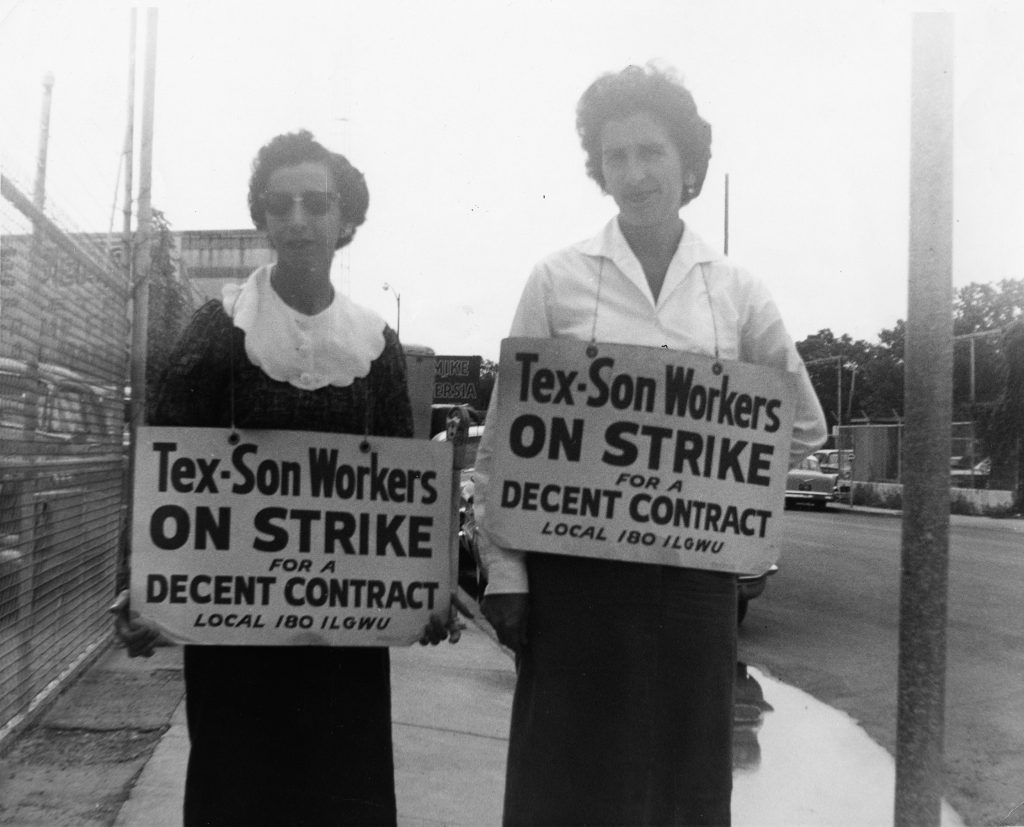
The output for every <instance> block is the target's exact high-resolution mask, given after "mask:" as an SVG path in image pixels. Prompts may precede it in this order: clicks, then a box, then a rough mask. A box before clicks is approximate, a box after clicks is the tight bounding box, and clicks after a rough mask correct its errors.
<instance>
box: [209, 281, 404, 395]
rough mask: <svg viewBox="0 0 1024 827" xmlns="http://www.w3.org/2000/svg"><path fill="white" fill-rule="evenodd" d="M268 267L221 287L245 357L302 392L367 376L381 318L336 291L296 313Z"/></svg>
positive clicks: (379, 340) (380, 343) (378, 349)
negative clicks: (326, 301)
mask: <svg viewBox="0 0 1024 827" xmlns="http://www.w3.org/2000/svg"><path fill="white" fill-rule="evenodd" d="M272 272H273V265H271V264H267V265H264V266H263V267H260V268H259V269H258V270H256V271H255V272H253V274H252V275H251V276H249V278H248V279H247V280H246V281H245V282H244V283H243V284H226V285H224V288H223V291H222V293H223V303H224V310H225V312H227V314H228V316H230V317H231V318H232V319H234V322H235V327H239V328H241V329H242V330H244V331H245V352H246V355H247V356H248V357H249V360H250V361H251V362H252V363H253V364H254V365H256V366H257V367H259V368H260V369H261V370H262V371H263V372H264V373H265V374H267V376H269V377H270V378H271V379H275V380H277V381H278V382H288V383H289V384H291V385H294V386H295V387H297V388H301V389H302V390H307V391H310V390H317V389H318V388H322V387H324V386H326V385H337V386H338V387H342V388H343V387H346V386H347V385H351V384H352V382H353V381H355V380H356V379H358V378H360V377H363V376H366V375H367V374H368V373H369V372H370V364H371V363H372V362H373V360H374V359H376V358H377V357H378V356H380V354H381V353H382V352H383V350H384V327H385V322H384V319H382V318H381V317H380V316H379V315H377V314H376V313H374V312H373V311H372V310H369V309H367V308H365V307H361V306H359V305H358V304H355V303H354V302H352V301H351V300H350V299H347V298H345V297H344V296H342V295H341V294H340V293H338V292H337V291H335V293H334V299H333V301H332V302H331V303H330V305H329V306H328V307H326V308H325V309H324V310H322V311H321V312H319V313H316V314H315V315H312V316H307V315H306V314H304V313H299V312H298V311H297V310H295V309H293V308H292V307H290V306H288V305H287V304H285V302H284V300H283V299H281V297H280V296H278V295H277V291H275V290H274V288H273V287H272V286H271V284H270V275H271V273H272Z"/></svg>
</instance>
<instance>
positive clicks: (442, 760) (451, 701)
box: [116, 624, 962, 827]
mask: <svg viewBox="0 0 1024 827" xmlns="http://www.w3.org/2000/svg"><path fill="white" fill-rule="evenodd" d="M514 681H515V674H514V670H513V668H512V662H511V660H510V658H509V656H508V654H507V653H506V651H505V650H503V649H502V648H501V647H499V646H498V645H497V643H496V642H495V641H493V640H492V639H491V638H490V637H489V636H488V635H487V634H486V632H485V631H484V630H483V629H481V628H479V627H477V626H475V625H473V624H470V625H469V627H468V628H467V629H466V631H465V633H464V634H463V638H462V640H461V641H460V642H459V643H458V644H456V645H454V646H452V645H450V644H441V645H440V646H438V647H436V648H434V647H418V646H417V647H412V648H409V649H396V650H393V652H392V686H393V693H394V699H393V711H392V715H393V721H394V726H393V732H394V740H395V765H396V779H395V785H396V792H397V797H398V813H399V823H400V824H402V825H408V827H420V826H426V825H492V824H499V823H500V820H501V801H502V794H503V790H504V774H505V751H506V747H507V739H508V720H509V710H510V706H511V698H512V688H513V684H514ZM737 689H738V693H737V694H738V701H737V711H736V727H735V731H734V745H735V753H736V755H735V764H736V769H735V774H734V784H735V788H734V792H733V823H734V824H735V825H737V827H741V825H787V827H791V826H792V825H858V826H860V825H890V824H892V818H893V805H892V800H893V781H894V773H895V771H894V766H893V760H892V757H891V756H890V755H889V754H888V753H887V752H886V751H885V750H884V749H883V748H882V747H880V746H879V745H877V744H875V743H874V742H873V741H871V739H870V738H869V737H868V736H867V734H866V733H865V732H864V731H863V730H862V729H861V728H860V727H859V726H857V724H856V723H855V722H854V721H853V720H852V719H851V718H849V717H848V716H847V715H845V714H844V713H841V712H837V711H836V710H833V709H830V708H829V707H827V706H825V705H824V704H822V703H820V702H819V701H816V700H815V699H814V698H812V697H811V696H810V695H807V694H806V693H804V692H801V691H800V690H798V689H795V688H793V687H790V686H786V685H784V684H782V683H779V682H778V681H776V680H774V679H772V678H771V677H769V676H767V675H764V674H762V673H761V672H759V671H758V670H756V669H753V668H751V669H746V670H742V671H741V673H740V675H739V676H738V683H737ZM187 755H188V737H187V734H186V731H185V718H184V705H183V704H182V705H180V706H179V707H178V709H177V710H176V712H175V714H174V716H173V719H172V724H171V727H170V729H169V730H168V731H167V733H166V734H165V735H164V737H163V738H162V740H161V742H160V744H159V745H158V746H157V748H156V750H155V751H154V753H153V755H152V757H151V758H150V760H149V762H148V764H147V765H146V767H145V769H144V771H143V772H142V774H141V775H140V776H139V778H138V781H137V782H136V784H135V786H134V788H133V789H132V791H131V796H130V797H129V799H128V800H127V801H126V802H125V804H124V806H123V807H122V808H121V811H120V813H119V815H118V818H117V821H116V824H117V825H118V827H158V826H159V825H177V824H180V823H181V797H182V784H183V780H184V770H185V761H186V758H187ZM942 824H943V825H947V826H948V827H957V826H958V825H961V824H962V822H961V821H960V819H959V817H958V816H957V815H956V813H954V812H953V811H952V810H951V809H950V808H949V807H947V806H945V805H944V806H943V818H942Z"/></svg>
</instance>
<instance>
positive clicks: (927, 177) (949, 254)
mask: <svg viewBox="0 0 1024 827" xmlns="http://www.w3.org/2000/svg"><path fill="white" fill-rule="evenodd" d="M911 67H912V80H911V121H910V142H911V146H910V151H911V156H910V257H909V264H910V272H909V276H908V285H909V292H908V302H907V305H908V309H907V344H906V368H905V370H906V379H905V383H906V420H905V421H906V428H905V429H904V431H905V436H906V439H905V441H904V444H903V450H904V454H905V456H906V461H905V462H904V463H903V468H902V473H903V483H904V485H903V553H902V566H901V575H900V633H899V688H898V702H897V722H896V723H897V726H896V791H895V811H894V821H895V824H896V825H899V827H910V825H915V827H916V825H938V824H939V820H940V814H941V802H942V775H943V768H942V739H943V727H944V720H945V688H946V597H947V585H948V572H949V456H950V444H951V436H952V416H953V377H952V372H953V313H952V294H953V277H952V275H953V267H952V260H953V242H952V238H953V125H952V112H953V16H952V15H951V14H946V13H922V14H915V15H914V18H913V49H912V59H911Z"/></svg>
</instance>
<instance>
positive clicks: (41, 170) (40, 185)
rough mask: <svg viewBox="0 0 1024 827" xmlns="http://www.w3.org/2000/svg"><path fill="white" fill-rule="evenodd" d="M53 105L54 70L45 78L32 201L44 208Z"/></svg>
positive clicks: (38, 206)
mask: <svg viewBox="0 0 1024 827" xmlns="http://www.w3.org/2000/svg"><path fill="white" fill-rule="evenodd" d="M52 105H53V72H47V73H46V76H45V77H44V78H43V108H42V112H41V113H40V116H39V151H38V153H37V155H36V184H35V191H34V192H33V194H32V203H33V204H35V206H36V207H37V208H38V209H40V210H42V209H43V206H44V205H45V203H46V154H47V151H48V149H49V146H50V109H51V108H52Z"/></svg>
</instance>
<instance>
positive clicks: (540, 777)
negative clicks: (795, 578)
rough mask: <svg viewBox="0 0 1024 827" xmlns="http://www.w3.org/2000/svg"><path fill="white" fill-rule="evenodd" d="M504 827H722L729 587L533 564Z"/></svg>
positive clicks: (680, 576)
mask: <svg viewBox="0 0 1024 827" xmlns="http://www.w3.org/2000/svg"><path fill="white" fill-rule="evenodd" d="M528 567H529V575H530V613H529V621H528V622H529V625H528V637H529V642H528V644H527V647H526V649H525V650H524V653H523V656H522V658H521V660H520V669H519V677H518V680H517V683H516V692H515V700H514V703H513V709H512V730H511V736H510V742H509V755H508V771H507V777H506V787H505V822H506V824H530V825H542V824H630V825H635V824H728V823H729V821H730V809H729V808H730V798H731V794H732V758H731V745H732V693H733V681H734V676H735V670H736V579H735V577H733V576H732V575H727V574H718V573H712V572H702V571H695V570H686V569H676V568H669V567H665V566H656V565H644V564H635V563H619V562H610V561H599V560H590V559H586V558H577V557H562V556H557V555H549V554H531V555H529V556H528Z"/></svg>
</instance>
